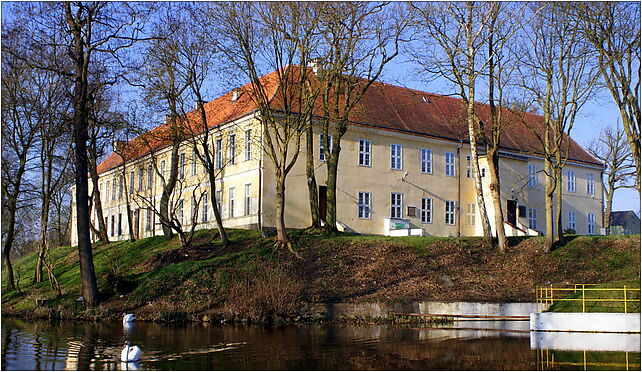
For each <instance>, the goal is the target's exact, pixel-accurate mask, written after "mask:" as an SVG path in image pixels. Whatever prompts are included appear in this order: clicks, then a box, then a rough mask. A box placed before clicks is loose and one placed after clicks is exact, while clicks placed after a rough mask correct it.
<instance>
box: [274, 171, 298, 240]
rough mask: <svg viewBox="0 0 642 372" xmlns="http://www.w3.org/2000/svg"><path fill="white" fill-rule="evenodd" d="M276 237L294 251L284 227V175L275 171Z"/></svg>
mask: <svg viewBox="0 0 642 372" xmlns="http://www.w3.org/2000/svg"><path fill="white" fill-rule="evenodd" d="M275 224H276V238H277V240H278V241H279V242H280V243H281V244H283V245H284V246H286V247H287V248H288V249H289V250H290V251H291V252H294V249H293V248H292V242H291V241H290V238H289V237H288V234H287V231H286V229H285V176H284V175H283V173H281V172H279V171H277V172H276V220H275Z"/></svg>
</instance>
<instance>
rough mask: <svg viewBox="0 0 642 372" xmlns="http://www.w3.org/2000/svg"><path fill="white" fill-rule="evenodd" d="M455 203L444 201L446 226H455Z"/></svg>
mask: <svg viewBox="0 0 642 372" xmlns="http://www.w3.org/2000/svg"><path fill="white" fill-rule="evenodd" d="M455 207H456V205H455V201H454V200H446V225H454V224H455Z"/></svg>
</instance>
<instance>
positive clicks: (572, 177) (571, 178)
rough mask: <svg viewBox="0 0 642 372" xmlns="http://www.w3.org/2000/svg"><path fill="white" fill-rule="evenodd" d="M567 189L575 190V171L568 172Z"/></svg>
mask: <svg viewBox="0 0 642 372" xmlns="http://www.w3.org/2000/svg"><path fill="white" fill-rule="evenodd" d="M566 191H568V192H575V172H573V171H568V172H566Z"/></svg>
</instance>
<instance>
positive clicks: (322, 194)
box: [319, 185, 328, 222]
mask: <svg viewBox="0 0 642 372" xmlns="http://www.w3.org/2000/svg"><path fill="white" fill-rule="evenodd" d="M327 204H328V187H327V186H321V185H319V218H320V219H321V221H324V222H325V216H326V207H327Z"/></svg>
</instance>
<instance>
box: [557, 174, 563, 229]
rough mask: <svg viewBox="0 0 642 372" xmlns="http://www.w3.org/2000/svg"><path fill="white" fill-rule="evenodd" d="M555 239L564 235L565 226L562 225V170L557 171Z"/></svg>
mask: <svg viewBox="0 0 642 372" xmlns="http://www.w3.org/2000/svg"><path fill="white" fill-rule="evenodd" d="M555 184H556V186H555V241H559V240H560V239H562V238H563V237H564V226H563V225H562V206H563V205H562V172H561V170H560V169H558V170H556V171H555Z"/></svg>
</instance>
